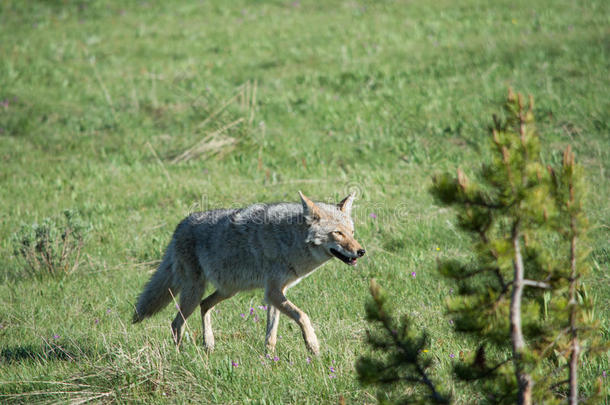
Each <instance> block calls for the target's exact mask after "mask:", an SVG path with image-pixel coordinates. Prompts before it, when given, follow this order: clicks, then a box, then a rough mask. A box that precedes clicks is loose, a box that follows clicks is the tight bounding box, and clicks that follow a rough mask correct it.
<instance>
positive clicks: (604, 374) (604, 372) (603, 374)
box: [602, 370, 608, 378]
mask: <svg viewBox="0 0 610 405" xmlns="http://www.w3.org/2000/svg"><path fill="white" fill-rule="evenodd" d="M607 375H608V374H606V370H604V371H602V377H604V378H606V376H607Z"/></svg>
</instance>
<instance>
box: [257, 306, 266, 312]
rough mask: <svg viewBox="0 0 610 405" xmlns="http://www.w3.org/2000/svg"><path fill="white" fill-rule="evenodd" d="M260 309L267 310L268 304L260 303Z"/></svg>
mask: <svg viewBox="0 0 610 405" xmlns="http://www.w3.org/2000/svg"><path fill="white" fill-rule="evenodd" d="M258 309H262V310H263V311H266V310H267V305H259V306H258Z"/></svg>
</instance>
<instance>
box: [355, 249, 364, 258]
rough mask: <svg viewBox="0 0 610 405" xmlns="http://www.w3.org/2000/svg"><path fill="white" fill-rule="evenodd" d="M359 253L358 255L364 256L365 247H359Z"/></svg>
mask: <svg viewBox="0 0 610 405" xmlns="http://www.w3.org/2000/svg"><path fill="white" fill-rule="evenodd" d="M356 253H357V254H358V257H362V256H364V254H365V253H366V250H364V249H358V251H357V252H356Z"/></svg>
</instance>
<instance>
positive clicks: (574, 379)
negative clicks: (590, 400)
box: [568, 187, 580, 405]
mask: <svg viewBox="0 0 610 405" xmlns="http://www.w3.org/2000/svg"><path fill="white" fill-rule="evenodd" d="M571 191H572V187H570V194H572V193H571ZM573 198H574V197H573V196H572V195H571V200H573ZM574 222H575V221H574V217H572V218H571V221H570V228H571V231H572V238H571V241H570V270H571V271H570V301H569V305H570V335H571V338H572V339H571V340H572V341H571V342H570V346H572V352H571V353H570V396H569V398H568V401H569V404H570V405H575V404H578V356H579V355H580V343H579V342H578V334H577V331H576V309H577V308H576V306H577V302H576V282H577V278H576V276H577V273H576V270H577V269H576V225H575V223H574Z"/></svg>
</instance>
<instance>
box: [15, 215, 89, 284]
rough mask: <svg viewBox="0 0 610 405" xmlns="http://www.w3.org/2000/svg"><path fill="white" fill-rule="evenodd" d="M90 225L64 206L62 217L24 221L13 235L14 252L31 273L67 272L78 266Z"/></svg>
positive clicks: (57, 273)
mask: <svg viewBox="0 0 610 405" xmlns="http://www.w3.org/2000/svg"><path fill="white" fill-rule="evenodd" d="M90 229H91V226H90V225H89V224H85V223H84V222H83V221H82V220H81V218H80V215H79V213H78V212H77V211H74V210H65V211H64V212H63V215H62V216H61V217H60V218H59V219H54V218H45V219H43V220H42V221H41V222H40V223H33V224H29V225H27V224H24V225H22V226H21V228H20V229H19V231H18V232H16V233H14V234H13V237H12V241H13V246H14V254H15V256H16V257H17V259H18V260H20V261H21V262H22V263H23V264H24V271H25V273H26V274H28V275H30V276H44V275H50V276H54V277H57V276H64V275H68V274H71V273H73V272H74V271H76V269H77V268H78V265H79V263H80V253H81V249H82V247H83V244H84V241H85V237H86V235H87V234H88V232H89V231H90Z"/></svg>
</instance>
